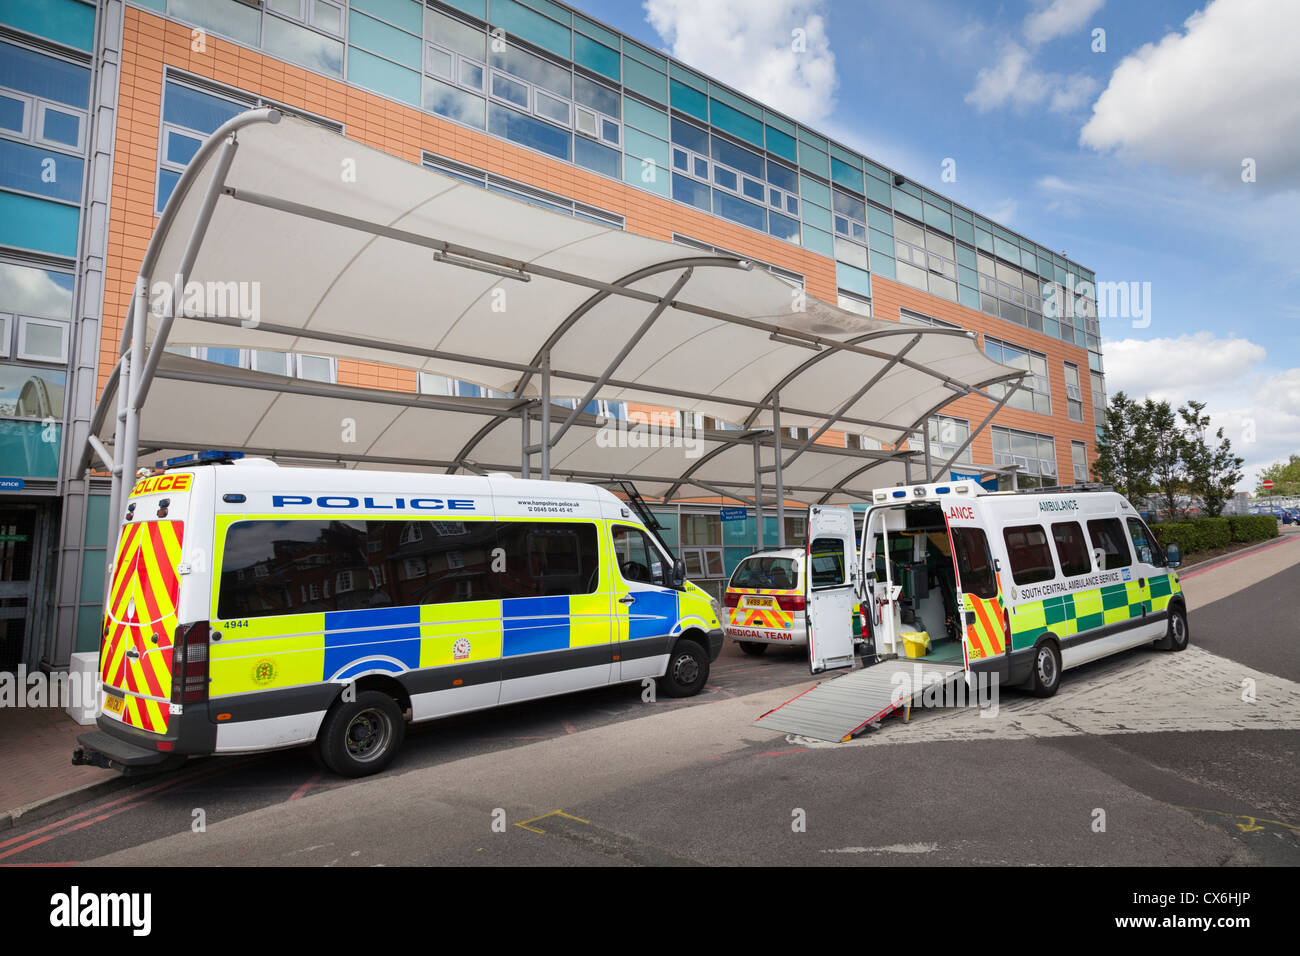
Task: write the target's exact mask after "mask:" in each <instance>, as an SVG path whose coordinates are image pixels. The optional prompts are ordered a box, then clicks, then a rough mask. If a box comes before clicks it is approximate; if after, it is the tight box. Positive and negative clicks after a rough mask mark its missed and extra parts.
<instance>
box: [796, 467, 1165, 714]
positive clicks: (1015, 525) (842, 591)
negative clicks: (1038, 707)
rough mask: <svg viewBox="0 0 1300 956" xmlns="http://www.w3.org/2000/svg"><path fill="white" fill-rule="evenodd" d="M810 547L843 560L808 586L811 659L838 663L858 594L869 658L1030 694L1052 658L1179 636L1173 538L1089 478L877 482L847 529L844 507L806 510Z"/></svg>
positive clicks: (1093, 654)
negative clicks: (1020, 483) (1160, 537)
mask: <svg viewBox="0 0 1300 956" xmlns="http://www.w3.org/2000/svg"><path fill="white" fill-rule="evenodd" d="M808 529H809V530H808V550H809V553H813V552H814V551H815V552H817V553H827V552H829V551H832V550H836V551H839V552H840V553H842V554H844V555H845V556H846V561H845V562H844V566H845V573H844V574H843V575H842V576H841V578H840V579H839V580H837V581H835V582H826V581H823V582H822V586H821V587H818V588H812V587H810V588H809V589H808V591H807V595H808V620H809V634H808V640H809V659H810V662H811V669H812V670H813V671H814V672H820V671H824V670H832V669H836V668H843V667H848V666H851V665H852V663H853V634H852V630H851V628H850V626H849V623H848V616H847V614H846V613H845V611H846V609H847V608H848V607H849V606H850V605H851V603H852V602H853V601H855V600H860V601H861V602H862V609H863V612H864V616H865V617H866V619H867V628H868V630H869V632H870V633H871V635H872V637H873V638H874V642H875V649H876V655H877V657H878V658H897V657H914V658H918V659H919V660H920V661H923V662H932V663H934V664H937V665H942V666H947V667H951V668H956V669H960V670H961V671H963V672H964V676H965V678H966V680H967V681H968V682H969V681H971V680H972V678H973V677H975V676H977V675H981V674H996V675H997V679H998V681H999V683H1000V684H1002V685H1012V686H1024V687H1026V688H1028V689H1029V690H1030V691H1031V692H1032V693H1034V694H1036V695H1038V696H1040V697H1048V696H1051V695H1052V694H1054V693H1056V690H1057V688H1058V686H1059V684H1060V679H1061V674H1062V672H1063V671H1066V670H1069V669H1070V668H1073V667H1077V666H1078V665H1080V664H1084V663H1087V662H1088V661H1093V660H1096V659H1098V658H1101V657H1104V656H1106V655H1109V654H1115V653H1118V652H1120V651H1124V650H1127V649H1128V648H1132V647H1138V646H1141V645H1150V644H1154V645H1156V646H1158V647H1160V648H1164V649H1167V650H1171V651H1181V650H1183V649H1184V648H1186V647H1187V644H1188V639H1189V631H1188V627H1187V604H1186V601H1185V599H1184V597H1183V592H1182V587H1181V585H1180V583H1179V580H1178V572H1177V569H1178V567H1179V565H1180V563H1181V555H1180V554H1179V549H1178V546H1177V545H1175V544H1170V545H1169V546H1168V548H1167V549H1164V550H1162V549H1161V548H1160V547H1159V545H1158V543H1157V541H1156V538H1155V536H1154V535H1152V533H1151V529H1150V528H1149V527H1147V525H1146V523H1145V522H1144V521H1143V520H1142V518H1141V517H1140V516H1139V514H1138V512H1137V511H1136V510H1135V509H1134V508H1133V506H1132V505H1131V504H1129V502H1128V501H1126V500H1125V499H1124V498H1123V497H1122V496H1121V495H1119V494H1116V493H1115V492H1114V491H1110V490H1108V489H1107V490H1102V489H1099V488H1098V487H1097V486H1078V487H1072V488H1043V489H1035V490H1031V491H1019V492H990V491H987V490H985V489H984V488H982V487H981V486H980V485H979V484H978V483H976V482H974V481H953V482H941V483H937V484H924V485H909V486H904V487H896V488H880V489H876V490H875V491H873V493H872V502H871V506H870V507H869V508H868V510H867V511H866V514H865V520H864V522H863V524H862V530H861V533H860V534H855V531H854V522H853V516H852V513H851V512H850V510H849V509H847V508H829V507H814V508H812V509H811V510H810V512H809V522H808Z"/></svg>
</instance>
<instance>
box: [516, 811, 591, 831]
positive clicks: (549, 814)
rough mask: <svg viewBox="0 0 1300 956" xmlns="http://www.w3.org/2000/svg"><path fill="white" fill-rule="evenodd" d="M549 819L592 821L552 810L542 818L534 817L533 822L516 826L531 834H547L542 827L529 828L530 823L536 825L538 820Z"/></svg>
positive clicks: (588, 822)
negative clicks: (561, 818)
mask: <svg viewBox="0 0 1300 956" xmlns="http://www.w3.org/2000/svg"><path fill="white" fill-rule="evenodd" d="M547 817H563V818H564V819H566V820H576V821H577V822H578V823H586V824H590V823H591V821H590V820H584V819H582V817H575V816H573V814H571V813H565V812H564V811H563V810H552V811H551V812H550V813H543V814H542V815H541V816H540V817H533V818H532V819H531V820H525V821H524V822H523V823H516V824H515V826H517V827H521V828H522V829H525V830H527V831H528V832H529V833H545V832H546V831H545V830H543V829H542V828H541V827H533V826H529V824H530V823H536V822H537V821H538V820H545V819H546V818H547Z"/></svg>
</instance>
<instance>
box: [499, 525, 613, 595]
mask: <svg viewBox="0 0 1300 956" xmlns="http://www.w3.org/2000/svg"><path fill="white" fill-rule="evenodd" d="M497 539H498V547H501V548H503V549H504V551H505V554H506V567H507V571H506V573H505V574H504V575H501V576H500V577H502V578H503V579H504V580H503V581H502V585H503V587H504V590H503V593H502V594H501V596H502V597H544V596H552V595H557V594H591V593H592V592H594V591H595V590H596V588H597V586H598V585H599V583H600V557H599V551H598V548H597V543H596V526H595V525H592V524H581V523H577V522H563V523H560V522H557V523H554V524H551V523H537V524H532V523H529V522H522V521H521V522H515V521H507V522H499V528H498V532H497Z"/></svg>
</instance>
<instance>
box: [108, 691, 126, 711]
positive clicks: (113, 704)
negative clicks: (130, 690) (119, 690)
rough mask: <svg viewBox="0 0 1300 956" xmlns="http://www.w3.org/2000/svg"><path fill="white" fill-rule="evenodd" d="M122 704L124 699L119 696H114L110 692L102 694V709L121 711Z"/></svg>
mask: <svg viewBox="0 0 1300 956" xmlns="http://www.w3.org/2000/svg"><path fill="white" fill-rule="evenodd" d="M124 704H125V701H123V700H122V698H121V697H114V696H113V695H112V694H105V695H104V709H105V710H107V711H109V712H110V713H114V714H120V713H122V707H123V705H124Z"/></svg>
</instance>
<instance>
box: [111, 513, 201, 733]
mask: <svg viewBox="0 0 1300 956" xmlns="http://www.w3.org/2000/svg"><path fill="white" fill-rule="evenodd" d="M184 534H185V523H184V522H182V521H142V522H140V523H139V524H130V525H127V526H126V528H124V529H123V531H122V542H121V544H120V545H119V546H118V549H117V560H116V562H114V565H113V583H112V586H111V588H110V589H109V599H108V613H107V614H105V615H104V642H103V647H102V648H101V650H100V655H99V656H100V672H99V676H100V680H102V681H103V682H104V683H105V684H107V685H109V686H110V687H115V688H117V689H119V690H122V691H125V692H126V694H125V698H126V704H125V707H124V708H123V710H122V717H123V719H124V720H125V721H126V723H128V724H130V725H131V726H133V727H139V728H140V729H142V730H148V731H152V732H153V733H159V734H160V733H164V732H165V731H166V730H167V722H168V716H169V708H168V704H167V701H168V700H170V698H171V689H172V636H173V635H174V634H175V632H176V598H177V595H178V594H179V592H180V579H179V578H178V577H177V575H176V567H177V565H178V564H180V560H181V541H182V539H183V537H184ZM130 650H135V652H136V654H137V655H138V656H136V657H129V656H127V652H128V651H130ZM150 698H156V699H150Z"/></svg>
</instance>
